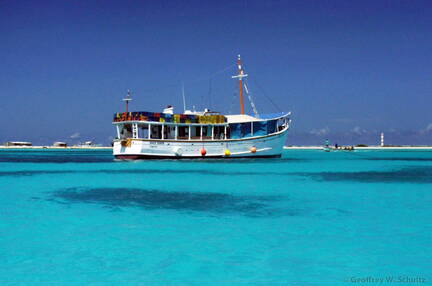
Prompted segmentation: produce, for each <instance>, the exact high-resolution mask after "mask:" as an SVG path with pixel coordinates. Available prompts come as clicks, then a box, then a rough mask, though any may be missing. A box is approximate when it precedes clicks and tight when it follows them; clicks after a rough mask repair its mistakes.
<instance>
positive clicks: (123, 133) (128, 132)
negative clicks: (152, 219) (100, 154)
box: [120, 124, 132, 139]
mask: <svg viewBox="0 0 432 286" xmlns="http://www.w3.org/2000/svg"><path fill="white" fill-rule="evenodd" d="M131 137H132V124H123V126H122V127H121V129H120V138H121V139H126V138H131Z"/></svg>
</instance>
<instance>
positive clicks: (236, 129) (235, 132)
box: [229, 123, 241, 139]
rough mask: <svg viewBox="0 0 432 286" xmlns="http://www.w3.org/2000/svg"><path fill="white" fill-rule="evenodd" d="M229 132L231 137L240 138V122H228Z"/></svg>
mask: <svg viewBox="0 0 432 286" xmlns="http://www.w3.org/2000/svg"><path fill="white" fill-rule="evenodd" d="M229 126H230V134H231V138H232V139H239V138H241V127H240V123H233V124H230V125H229Z"/></svg>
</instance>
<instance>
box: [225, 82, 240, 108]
mask: <svg viewBox="0 0 432 286" xmlns="http://www.w3.org/2000/svg"><path fill="white" fill-rule="evenodd" d="M237 94H238V93H237V90H236V87H234V90H233V93H232V96H231V103H230V106H229V108H228V113H227V114H231V112H232V110H233V107H234V102H235V101H236V100H237Z"/></svg>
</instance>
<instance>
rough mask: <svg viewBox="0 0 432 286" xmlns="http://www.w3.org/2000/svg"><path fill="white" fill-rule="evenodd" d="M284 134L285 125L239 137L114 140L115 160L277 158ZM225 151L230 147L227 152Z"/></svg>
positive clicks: (280, 151) (280, 152) (282, 144)
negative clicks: (271, 131) (260, 134)
mask: <svg viewBox="0 0 432 286" xmlns="http://www.w3.org/2000/svg"><path fill="white" fill-rule="evenodd" d="M287 134H288V128H286V129H285V130H283V131H280V132H278V133H275V134H272V135H267V136H262V137H251V138H244V139H238V140H212V141H210V140H209V141H181V140H157V139H129V140H130V141H129V142H125V141H121V140H116V141H114V146H113V153H114V156H115V157H116V158H117V159H125V160H136V159H152V158H166V159H187V158H244V157H280V156H281V154H282V151H283V146H284V143H285V140H286V137H287ZM253 147H255V148H253ZM202 149H204V150H205V151H206V152H205V153H206V154H205V155H202ZM254 149H255V150H256V151H255V150H254ZM226 150H229V153H230V154H229V155H228V154H227V152H226ZM253 151H255V152H253Z"/></svg>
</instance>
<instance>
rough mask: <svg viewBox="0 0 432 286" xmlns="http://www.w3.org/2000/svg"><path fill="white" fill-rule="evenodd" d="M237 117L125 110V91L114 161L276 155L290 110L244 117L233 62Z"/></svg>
mask: <svg viewBox="0 0 432 286" xmlns="http://www.w3.org/2000/svg"><path fill="white" fill-rule="evenodd" d="M237 67H238V74H237V75H235V76H232V78H234V79H238V81H239V98H240V114H232V115H222V114H219V113H217V112H212V111H210V110H209V109H205V110H204V111H191V110H184V112H183V113H179V114H176V113H174V107H173V106H167V108H165V109H164V110H163V112H147V111H135V112H130V111H129V102H130V101H131V100H132V98H131V96H130V93H129V92H128V95H127V96H126V98H124V99H123V100H124V101H125V103H126V110H125V112H120V113H115V114H114V120H113V124H114V126H115V127H116V130H117V137H116V139H114V141H113V154H114V156H115V158H116V159H121V160H137V159H163V158H165V159H186V158H245V157H247V158H251V157H253V158H266V157H280V156H281V154H282V150H283V146H284V143H285V141H286V138H287V134H288V129H289V127H290V124H291V119H290V115H291V113H290V112H280V113H274V114H258V113H257V112H256V108H255V106H254V104H253V103H252V102H251V105H252V107H253V109H254V110H255V112H254V115H249V114H246V113H245V106H244V94H243V93H244V91H246V93H248V89H247V86H246V85H245V83H244V78H245V77H247V76H248V75H247V74H245V72H244V69H243V65H242V60H241V58H240V56H238V59H237Z"/></svg>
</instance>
